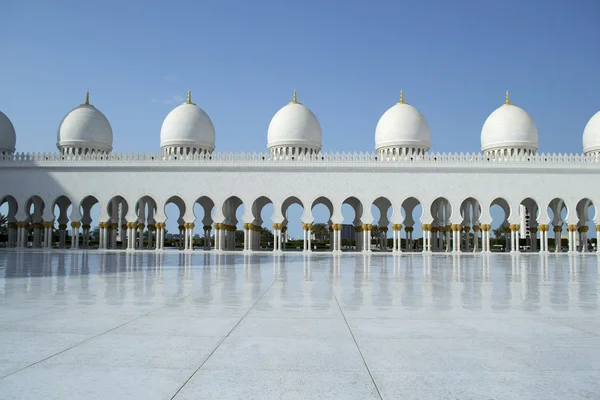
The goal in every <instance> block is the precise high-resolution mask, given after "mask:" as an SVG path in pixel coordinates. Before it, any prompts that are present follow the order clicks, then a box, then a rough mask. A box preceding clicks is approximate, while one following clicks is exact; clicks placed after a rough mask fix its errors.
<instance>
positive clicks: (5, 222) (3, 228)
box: [0, 214, 8, 234]
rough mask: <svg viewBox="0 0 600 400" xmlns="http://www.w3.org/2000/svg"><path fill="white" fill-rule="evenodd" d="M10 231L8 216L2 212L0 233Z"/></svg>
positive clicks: (0, 215)
mask: <svg viewBox="0 0 600 400" xmlns="http://www.w3.org/2000/svg"><path fill="white" fill-rule="evenodd" d="M7 232H8V217H7V216H6V215H3V214H0V233H2V234H6V233H7Z"/></svg>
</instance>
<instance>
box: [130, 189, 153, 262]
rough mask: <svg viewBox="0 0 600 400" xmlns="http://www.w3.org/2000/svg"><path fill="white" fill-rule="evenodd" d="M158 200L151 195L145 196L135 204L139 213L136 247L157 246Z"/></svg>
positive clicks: (150, 247) (136, 211) (137, 213)
mask: <svg viewBox="0 0 600 400" xmlns="http://www.w3.org/2000/svg"><path fill="white" fill-rule="evenodd" d="M157 208H158V207H157V205H156V201H155V200H154V199H153V198H152V197H150V196H143V197H142V198H140V199H139V200H138V201H137V202H136V204H135V214H136V215H137V221H136V233H137V235H136V236H137V237H136V238H135V241H134V242H135V248H137V249H139V250H142V249H144V248H147V249H154V248H155V246H156V236H155V233H156V220H155V219H154V216H155V215H156V211H157Z"/></svg>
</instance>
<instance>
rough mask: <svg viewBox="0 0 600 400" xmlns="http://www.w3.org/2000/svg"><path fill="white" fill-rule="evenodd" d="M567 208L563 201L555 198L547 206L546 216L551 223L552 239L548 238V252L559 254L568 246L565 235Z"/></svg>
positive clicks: (566, 235)
mask: <svg viewBox="0 0 600 400" xmlns="http://www.w3.org/2000/svg"><path fill="white" fill-rule="evenodd" d="M567 213H568V210H567V206H566V205H565V201H564V200H563V199H560V198H555V199H552V201H550V203H549V204H548V216H550V222H551V223H552V231H553V232H554V237H553V238H550V237H549V238H548V247H549V250H550V251H552V250H554V251H555V252H556V253H560V252H562V251H563V250H565V249H566V248H567V246H568V245H569V239H568V234H566V224H565V221H566V220H567Z"/></svg>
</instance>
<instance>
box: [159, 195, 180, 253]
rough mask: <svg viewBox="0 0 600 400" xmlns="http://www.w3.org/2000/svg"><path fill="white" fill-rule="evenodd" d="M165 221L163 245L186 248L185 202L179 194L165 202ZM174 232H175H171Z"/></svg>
mask: <svg viewBox="0 0 600 400" xmlns="http://www.w3.org/2000/svg"><path fill="white" fill-rule="evenodd" d="M164 211H165V216H166V217H167V219H166V221H165V225H166V226H165V229H164V233H163V235H164V239H163V246H164V247H166V248H176V249H179V250H183V249H184V245H185V240H184V239H185V238H184V235H185V226H184V224H185V221H184V220H183V216H184V215H185V202H184V201H183V199H182V198H181V197H179V196H171V197H169V198H168V199H167V201H166V202H165V208H164ZM169 232H173V233H169Z"/></svg>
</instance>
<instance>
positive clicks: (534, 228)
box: [519, 197, 540, 252]
mask: <svg viewBox="0 0 600 400" xmlns="http://www.w3.org/2000/svg"><path fill="white" fill-rule="evenodd" d="M539 215H540V208H539V207H538V204H537V202H536V201H535V200H534V199H532V198H531V197H527V198H526V199H523V201H521V204H519V217H520V219H521V222H520V223H519V238H520V240H519V242H520V243H519V246H520V248H521V250H523V251H531V252H537V251H539V248H540V247H539V241H538V222H537V220H538V217H539Z"/></svg>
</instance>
